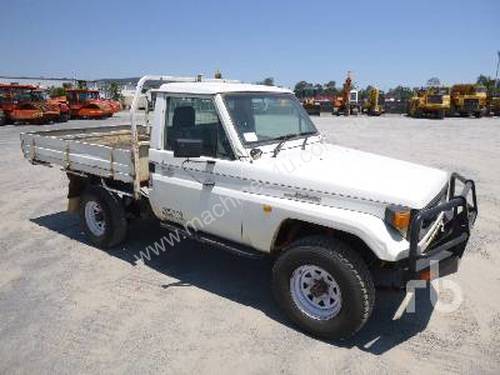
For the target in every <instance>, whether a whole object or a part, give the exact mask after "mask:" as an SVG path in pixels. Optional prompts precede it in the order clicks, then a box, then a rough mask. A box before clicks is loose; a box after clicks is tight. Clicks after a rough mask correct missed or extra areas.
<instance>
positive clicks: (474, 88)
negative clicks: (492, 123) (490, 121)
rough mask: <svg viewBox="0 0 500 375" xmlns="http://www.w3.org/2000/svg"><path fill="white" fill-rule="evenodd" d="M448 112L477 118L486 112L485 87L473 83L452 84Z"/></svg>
mask: <svg viewBox="0 0 500 375" xmlns="http://www.w3.org/2000/svg"><path fill="white" fill-rule="evenodd" d="M450 114H451V115H459V116H463V117H466V116H467V117H468V116H471V115H474V116H475V117H477V118H479V117H482V116H484V115H486V114H488V97H487V92H486V87H484V86H481V85H474V84H459V85H453V86H452V88H451V105H450Z"/></svg>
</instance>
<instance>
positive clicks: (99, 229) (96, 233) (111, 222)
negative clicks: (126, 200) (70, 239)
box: [80, 187, 127, 249]
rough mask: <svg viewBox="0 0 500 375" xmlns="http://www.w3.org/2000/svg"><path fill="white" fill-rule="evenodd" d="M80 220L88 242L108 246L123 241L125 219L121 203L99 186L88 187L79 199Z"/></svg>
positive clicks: (125, 225)
mask: <svg viewBox="0 0 500 375" xmlns="http://www.w3.org/2000/svg"><path fill="white" fill-rule="evenodd" d="M80 221H81V223H82V226H83V230H84V231H85V234H86V235H87V237H88V238H89V239H90V242H92V244H94V245H95V246H97V247H100V248H104V249H106V248H110V247H113V246H116V245H118V244H120V243H121V242H123V240H124V239H125V236H126V233H127V219H126V217H125V210H124V208H123V205H122V203H121V202H120V200H119V199H118V197H116V196H115V195H112V194H110V193H108V192H107V191H106V190H104V189H103V188H100V187H90V188H89V189H87V190H86V191H85V192H84V193H83V195H82V197H81V199H80Z"/></svg>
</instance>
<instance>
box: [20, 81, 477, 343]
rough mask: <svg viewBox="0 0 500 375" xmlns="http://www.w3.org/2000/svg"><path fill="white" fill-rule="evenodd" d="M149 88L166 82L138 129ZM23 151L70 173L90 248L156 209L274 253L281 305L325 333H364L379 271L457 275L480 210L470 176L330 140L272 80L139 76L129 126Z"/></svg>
mask: <svg viewBox="0 0 500 375" xmlns="http://www.w3.org/2000/svg"><path fill="white" fill-rule="evenodd" d="M151 80H154V81H160V82H164V83H163V84H161V86H160V87H159V89H157V90H154V92H155V98H156V100H155V107H154V114H153V121H152V123H150V122H149V121H148V119H147V118H145V119H144V120H141V123H140V124H139V115H138V114H137V112H136V111H135V109H136V106H137V103H138V99H139V98H140V95H141V94H142V89H143V87H144V84H145V83H146V82H147V81H151ZM21 148H22V152H23V154H24V156H25V157H26V158H27V159H28V160H29V161H30V162H31V163H33V164H42V165H58V166H61V167H62V169H63V170H64V172H65V173H67V175H68V178H69V187H68V190H69V192H68V197H69V206H68V208H69V210H70V211H76V212H78V213H79V215H80V218H81V223H82V226H83V229H84V231H85V232H86V234H87V235H88V237H89V239H90V241H91V242H92V243H93V244H95V245H96V246H99V247H103V248H109V247H113V246H116V245H118V244H120V243H121V242H123V241H124V240H125V238H126V234H127V226H128V224H129V221H130V220H131V219H133V218H139V217H142V216H145V215H153V216H154V217H156V218H158V220H159V222H160V224H161V225H162V226H164V227H166V228H168V229H170V230H171V233H176V234H178V235H179V238H182V237H189V238H193V239H195V240H197V241H200V242H204V243H208V244H210V245H213V246H217V247H220V248H221V249H223V250H226V251H230V252H233V253H235V254H238V255H242V256H248V257H252V258H255V257H261V256H269V257H271V258H272V259H273V262H274V266H273V275H272V287H273V292H274V295H275V298H276V301H277V303H278V305H279V306H280V307H281V308H282V310H283V311H284V312H285V313H286V315H287V316H288V317H289V318H290V319H291V320H292V321H293V322H294V323H295V324H296V325H297V326H298V327H300V328H301V329H302V330H304V331H306V332H308V333H310V334H312V335H315V336H320V337H325V338H339V337H349V336H351V335H353V334H354V333H356V332H357V331H358V330H360V329H361V328H362V327H363V325H364V324H365V323H366V321H367V320H368V319H369V317H370V315H371V312H372V310H373V307H374V304H375V289H374V286H375V284H378V283H379V282H382V281H383V280H384V279H385V278H386V277H389V278H391V279H392V280H393V282H394V283H396V280H397V283H396V284H397V285H404V284H405V282H406V281H407V280H412V279H415V278H416V279H425V280H428V279H429V277H430V274H429V265H430V262H431V261H435V262H438V264H439V267H440V268H439V276H443V275H446V274H448V273H451V272H455V271H456V270H457V265H458V260H459V259H460V258H461V257H462V255H463V253H464V251H465V248H466V244H467V242H468V239H469V236H470V232H471V228H472V226H473V224H474V222H475V219H476V216H477V200H476V192H475V185H474V182H473V181H472V180H469V179H465V178H463V177H462V176H460V175H458V174H455V173H453V174H449V173H447V172H444V171H441V170H437V169H433V168H428V167H424V166H420V165H416V164H412V163H408V162H404V161H399V160H395V159H391V158H387V157H383V156H377V155H374V154H369V153H365V152H362V151H357V150H354V149H348V148H344V147H340V146H337V145H331V144H328V143H326V142H325V140H324V139H323V137H322V136H321V134H319V133H318V131H317V130H316V127H315V126H314V124H313V123H312V121H311V120H310V119H309V117H308V115H307V113H306V112H305V111H304V109H303V108H302V106H301V105H300V102H299V101H298V100H297V99H296V98H295V96H294V95H293V94H292V92H291V91H289V90H287V89H283V88H278V87H272V86H260V85H250V84H243V83H237V82H233V81H224V80H220V79H219V80H201V79H200V78H199V77H196V78H189V77H186V78H176V77H170V76H146V77H143V78H142V79H141V80H140V81H139V83H138V85H137V89H136V95H135V99H134V101H133V103H132V108H131V124H130V125H128V126H115V127H98V128H85V129H65V130H50V131H45V132H32V133H25V134H22V135H21ZM290 166H293V167H290Z"/></svg>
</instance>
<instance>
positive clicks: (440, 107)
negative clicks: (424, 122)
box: [407, 87, 450, 119]
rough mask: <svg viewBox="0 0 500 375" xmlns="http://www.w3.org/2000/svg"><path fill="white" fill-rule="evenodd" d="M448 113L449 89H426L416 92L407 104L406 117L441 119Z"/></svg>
mask: <svg viewBox="0 0 500 375" xmlns="http://www.w3.org/2000/svg"><path fill="white" fill-rule="evenodd" d="M449 111H450V89H449V88H448V87H428V88H425V89H421V90H418V91H417V92H416V93H415V95H414V96H413V97H412V98H411V99H410V100H409V102H408V111H407V112H408V116H410V117H417V118H420V117H434V118H439V119H443V118H444V116H445V115H446V114H447V113H449Z"/></svg>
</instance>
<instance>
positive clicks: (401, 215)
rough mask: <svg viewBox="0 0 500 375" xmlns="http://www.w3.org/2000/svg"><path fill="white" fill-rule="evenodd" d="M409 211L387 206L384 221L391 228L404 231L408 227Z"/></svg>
mask: <svg viewBox="0 0 500 375" xmlns="http://www.w3.org/2000/svg"><path fill="white" fill-rule="evenodd" d="M410 219H411V211H410V209H409V208H408V207H403V206H389V207H387V209H386V211H385V221H386V223H388V224H390V225H391V226H392V227H394V228H396V229H398V230H400V231H406V230H407V229H408V227H409V225H410Z"/></svg>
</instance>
